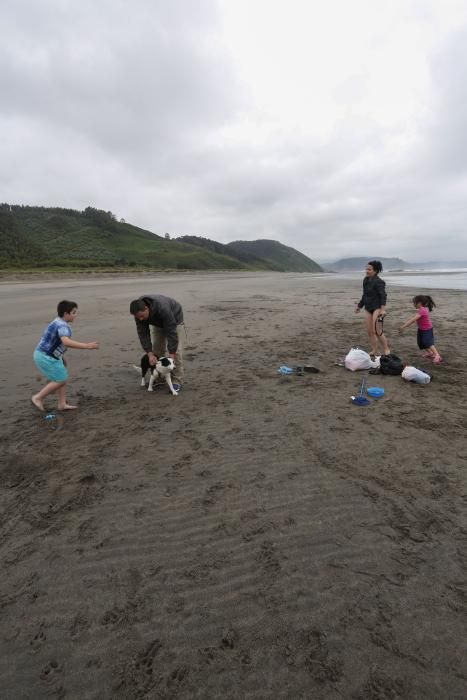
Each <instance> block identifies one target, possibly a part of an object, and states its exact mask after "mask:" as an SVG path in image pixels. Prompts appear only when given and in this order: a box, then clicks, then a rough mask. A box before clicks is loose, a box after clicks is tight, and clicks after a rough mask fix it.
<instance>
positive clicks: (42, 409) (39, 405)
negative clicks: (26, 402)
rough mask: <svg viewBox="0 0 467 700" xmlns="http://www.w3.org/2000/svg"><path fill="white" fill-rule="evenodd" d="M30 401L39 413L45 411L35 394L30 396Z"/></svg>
mask: <svg viewBox="0 0 467 700" xmlns="http://www.w3.org/2000/svg"><path fill="white" fill-rule="evenodd" d="M31 401H32V402H33V404H34V406H35V407H36V408H38V409H39V411H45V409H44V404H43V403H42V401H41V399H39V398H37V394H34V396H31Z"/></svg>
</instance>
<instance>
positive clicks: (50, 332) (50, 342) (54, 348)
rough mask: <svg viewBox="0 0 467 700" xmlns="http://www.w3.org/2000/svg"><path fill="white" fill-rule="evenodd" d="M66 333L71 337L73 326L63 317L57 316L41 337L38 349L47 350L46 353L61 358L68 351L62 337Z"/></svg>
mask: <svg viewBox="0 0 467 700" xmlns="http://www.w3.org/2000/svg"><path fill="white" fill-rule="evenodd" d="M64 335H66V336H67V338H71V327H70V326H69V324H68V323H67V322H66V321H64V320H63V318H60V316H57V318H54V320H53V321H52V323H49V325H48V326H47V328H46V329H45V331H44V332H43V334H42V336H41V339H40V340H39V342H38V343H37V345H36V350H39V352H45V354H46V355H49V356H50V357H55V359H56V360H59V359H60V358H61V357H62V355H63V353H64V352H66V347H65V346H64V345H63V343H62V340H61V337H62V336H64Z"/></svg>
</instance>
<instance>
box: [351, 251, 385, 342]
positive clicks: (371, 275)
mask: <svg viewBox="0 0 467 700" xmlns="http://www.w3.org/2000/svg"><path fill="white" fill-rule="evenodd" d="M382 271H383V266H382V264H381V263H380V261H379V260H370V262H369V263H368V264H367V266H366V270H365V272H366V277H365V278H364V279H363V294H362V298H361V299H360V301H359V302H358V304H357V305H356V306H355V313H356V314H358V312H359V311H360V309H361V308H363V307H365V325H366V329H367V332H368V338H369V339H370V344H371V354H372V355H376V354H377V353H378V341H379V342H380V344H381V348H382V350H383V352H382V354H383V355H389V353H390V352H391V351H390V350H389V345H388V341H387V339H386V336H385V335H384V333H383V332H382V325H380V324H379V322H378V320H379V319H383V318H384V316H385V315H386V283H385V282H384V280H382V279H381V277H379V273H380V272H382ZM378 327H379V328H381V331H380V332H381V334H380V332H379V331H378Z"/></svg>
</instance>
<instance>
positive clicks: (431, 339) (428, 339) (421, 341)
mask: <svg viewBox="0 0 467 700" xmlns="http://www.w3.org/2000/svg"><path fill="white" fill-rule="evenodd" d="M417 343H418V347H419V348H420V350H426V349H427V348H431V346H432V345H434V344H435V336H434V335H433V328H429V329H428V330H427V331H421V330H420V328H419V329H418V331H417Z"/></svg>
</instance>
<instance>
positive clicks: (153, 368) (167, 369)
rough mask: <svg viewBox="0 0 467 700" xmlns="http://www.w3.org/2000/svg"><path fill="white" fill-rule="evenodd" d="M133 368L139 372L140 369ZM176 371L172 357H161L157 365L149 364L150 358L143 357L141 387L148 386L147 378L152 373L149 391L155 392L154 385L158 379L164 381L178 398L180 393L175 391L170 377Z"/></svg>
mask: <svg viewBox="0 0 467 700" xmlns="http://www.w3.org/2000/svg"><path fill="white" fill-rule="evenodd" d="M133 367H134V368H135V369H136V370H138V372H139V369H140V368H139V367H137V366H136V365H133ZM174 369H175V362H174V361H173V360H172V358H171V357H160V358H159V359H158V360H157V362H156V364H155V365H151V364H150V363H149V358H148V356H147V355H143V357H142V358H141V386H146V380H145V376H146V374H147V373H148V372H150V373H151V377H150V379H149V386H148V391H154V389H153V384H154V382H156V381H157V380H158V379H163V380H165V381H166V382H167V385H168V387H169V389H170V391H171V392H172V394H173V395H174V396H178V391H177V390H176V389H174V386H173V384H172V377H171V376H170V375H171V374H172V372H173V371H174Z"/></svg>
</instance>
